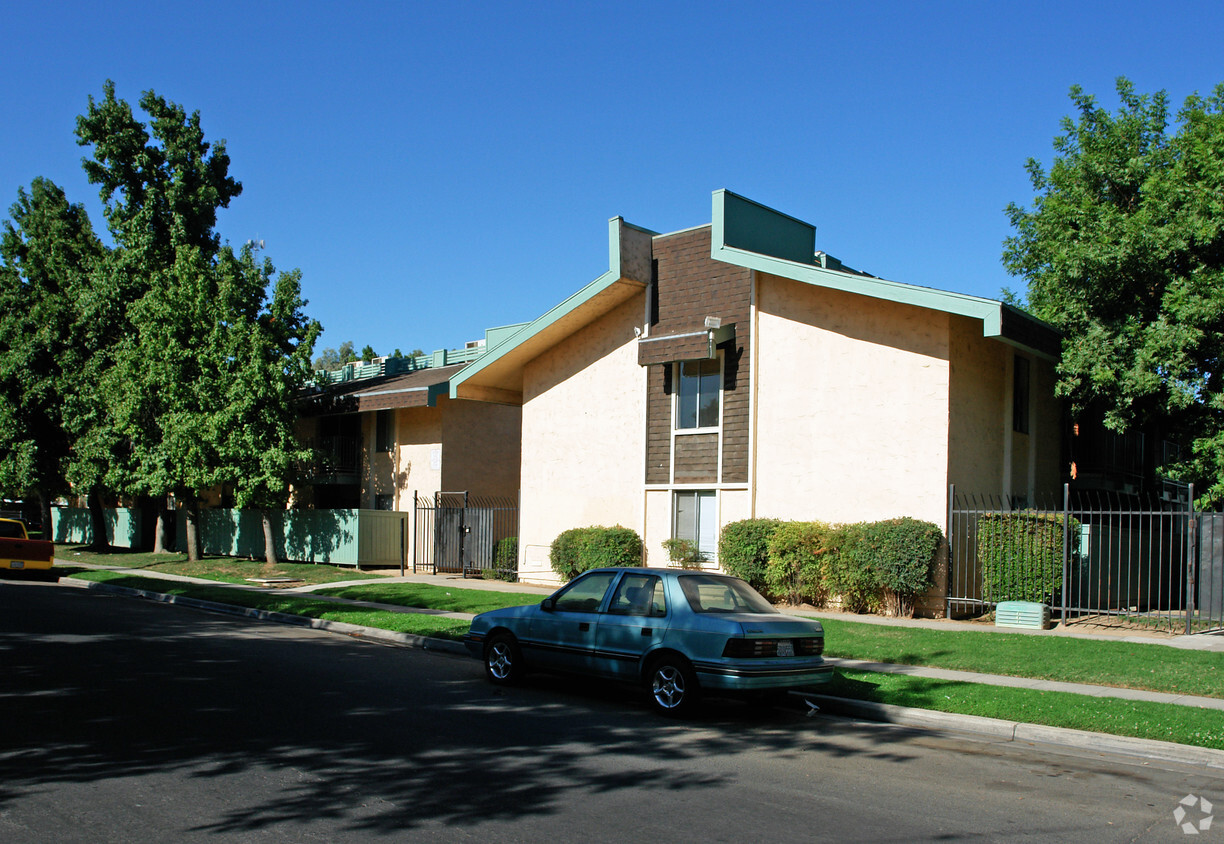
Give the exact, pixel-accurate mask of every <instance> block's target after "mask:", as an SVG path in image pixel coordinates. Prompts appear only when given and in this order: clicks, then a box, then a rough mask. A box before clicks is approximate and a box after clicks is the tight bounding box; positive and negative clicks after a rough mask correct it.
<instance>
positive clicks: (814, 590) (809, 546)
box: [765, 522, 831, 605]
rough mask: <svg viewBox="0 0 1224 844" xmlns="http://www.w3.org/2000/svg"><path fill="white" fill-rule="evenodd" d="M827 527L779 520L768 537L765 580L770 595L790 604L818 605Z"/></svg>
mask: <svg viewBox="0 0 1224 844" xmlns="http://www.w3.org/2000/svg"><path fill="white" fill-rule="evenodd" d="M830 532H831V528H830V527H829V526H828V525H826V524H825V523H823V522H783V523H782V524H781V525H779V526H778V529H777V530H775V531H774V532H773V535H772V536H770V537H769V544H768V550H769V563H768V565H767V566H766V568H765V583H766V585H767V586H768V587H769V591H770V593H771V594H773V595H774V596H776V597H778V598H781V599H782V600H785V601H787V602H789V603H792V604H801V603H810V604H816V605H820V604H823V603H824V602H825V599H826V578H825V576H824V568H825V557H826V555H827V553H828V550H829V536H830Z"/></svg>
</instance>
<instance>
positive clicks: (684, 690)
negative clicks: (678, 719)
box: [646, 657, 701, 715]
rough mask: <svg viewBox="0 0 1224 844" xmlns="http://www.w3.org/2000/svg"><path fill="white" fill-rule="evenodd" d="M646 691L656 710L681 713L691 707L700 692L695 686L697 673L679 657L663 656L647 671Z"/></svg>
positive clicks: (663, 712) (675, 713) (666, 713)
mask: <svg viewBox="0 0 1224 844" xmlns="http://www.w3.org/2000/svg"><path fill="white" fill-rule="evenodd" d="M646 693H647V694H648V695H649V696H650V705H651V707H652V708H653V709H654V710H655V711H656V712H659V713H661V714H663V715H682V714H683V713H685V712H687V711H689V710H690V709H692V707H693V705H694V704H695V703H696V702H697V698H698V696H699V695H700V693H701V692H700V689H698V687H697V675H696V674H694V673H693V669H692V668H691V667H690V666H689V664H688V662H687V661H685V660H684V659H682V658H679V657H663V658H662V659H660V660H658V661H657V662H655V663H654V664H653V665H651V667H650V671H649V672H647V675H646Z"/></svg>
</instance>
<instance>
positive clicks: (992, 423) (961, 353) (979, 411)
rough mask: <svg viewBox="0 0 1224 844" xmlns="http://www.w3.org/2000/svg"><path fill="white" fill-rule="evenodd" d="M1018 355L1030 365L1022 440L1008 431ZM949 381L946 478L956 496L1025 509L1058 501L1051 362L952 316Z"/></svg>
mask: <svg viewBox="0 0 1224 844" xmlns="http://www.w3.org/2000/svg"><path fill="white" fill-rule="evenodd" d="M1017 355H1021V356H1022V357H1025V358H1027V359H1028V360H1029V377H1030V383H1029V404H1030V413H1029V433H1027V434H1022V433H1019V432H1017V431H1014V430H1013V429H1012V425H1013V419H1012V410H1013V406H1012V384H1013V381H1012V379H1013V372H1014V369H1013V367H1014V366H1015V358H1016V356H1017ZM951 383H952V414H951V420H950V423H951V424H950V426H949V435H948V443H949V445H948V450H949V458H948V479H949V483H952V484H955V485H956V491H957V493H958V495H959V494H966V495H975V496H982V495H985V496H1002V495H1004V494H1006V495H1011V496H1017V497H1020V498H1026V499H1028V500H1030V502H1032V503H1036V502H1038V501H1043V500H1045V499H1047V498H1049V497H1050V496H1051V495H1053V496H1057V490H1058V483H1059V477H1060V468H1059V459H1060V455H1061V451H1062V439H1061V438H1062V408H1061V405H1060V404H1059V402H1058V400H1057V399H1055V397H1054V364H1053V363H1052V362H1051V361H1047V360H1043V359H1041V358H1038V357H1036V356H1035V355H1032V354H1029V353H1027V352H1023V351H1020V350H1017V349H1016V348H1014V347H1012V346H1010V345H1008V344H1006V343H1003V342H1001V341H999V340H994V339H992V338H989V337H983V336H982V327H981V324H980V323H979V322H977V321H975V320H971V319H967V318H964V317H953V322H952V382H951ZM1009 441H1010V442H1009ZM1009 469H1010V471H1008V470H1009Z"/></svg>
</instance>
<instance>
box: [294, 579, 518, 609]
mask: <svg viewBox="0 0 1224 844" xmlns="http://www.w3.org/2000/svg"><path fill="white" fill-rule="evenodd" d="M315 594H317V595H334V596H335V597H338V598H347V599H348V600H350V601H371V602H373V603H376V604H394V605H396V606H398V607H422V608H427V609H433V610H445V611H447V612H466V613H471V614H472V615H475V614H476V613H482V612H487V611H488V610H497V609H501V608H502V607H521V606H527V605H529V604H538V603H539V602H540V599H541V597H542V596H541V595H536V594H533V593H530V592H489V591H486V590H484V589H462V588H457V587H450V586H433V585H431V584H428V583H373V584H370V585H369V586H365V585H361V586H339V587H334V588H329V589H318V590H316V592H315Z"/></svg>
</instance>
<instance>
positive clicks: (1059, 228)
mask: <svg viewBox="0 0 1224 844" xmlns="http://www.w3.org/2000/svg"><path fill="white" fill-rule="evenodd" d="M1117 94H1118V98H1119V100H1120V102H1121V105H1120V107H1119V108H1118V110H1117V111H1116V112H1114V113H1111V112H1109V111H1108V110H1106V109H1105V108H1102V107H1101V106H1100V105H1098V104H1097V102H1096V100H1095V98H1093V97H1092V96H1091V95H1088V94H1085V93H1084V92H1083V91H1082V90H1081V89H1080V88H1079V87H1074V88H1072V89H1071V100H1072V102H1073V103H1074V105H1075V110H1076V113H1077V114H1076V117H1075V118H1074V119H1073V118H1071V117H1067V118H1064V119H1063V121H1062V133H1061V134H1060V135H1058V136H1057V137H1056V138H1055V140H1054V152H1055V156H1054V160H1053V163H1052V165H1051V166H1050V169H1049V170H1048V171H1047V170H1045V169H1044V168H1043V166H1042V165H1041V164H1040V163H1039V162H1038V161H1036V160H1034V159H1030V160H1029V162H1028V164H1027V170H1028V173H1029V177H1030V179H1031V181H1032V185H1033V189H1034V191H1035V193H1036V197H1035V198H1034V200H1033V204H1032V207H1031V208H1026V207H1022V206H1019V205H1016V204H1012V205H1009V206H1008V208H1007V214H1008V217H1009V218H1010V220H1011V224H1012V226H1013V227H1014V228H1015V230H1016V234H1015V235H1014V236H1012V237H1010V238H1008V239H1007V241H1006V242H1005V245H1004V253H1003V261H1004V265H1005V267H1006V268H1007V270H1008V271H1009V272H1010V273H1012V274H1013V275H1017V276H1020V277H1022V278H1024V279H1025V280H1026V281H1027V284H1028V290H1027V301H1028V306H1029V308H1030V309H1031V310H1032V311H1033V312H1034V313H1035V314H1036V315H1037V316H1039V317H1041V318H1042V319H1045V320H1047V321H1048V322H1051V323H1053V324H1054V325H1056V326H1057V327H1059V328H1060V329H1062V330H1063V332H1064V338H1063V349H1062V357H1061V360H1060V362H1059V367H1058V372H1059V382H1058V392H1059V393H1060V394H1061V395H1063V396H1065V397H1067V398H1068V399H1069V400H1070V402H1071V405H1072V408H1073V411H1074V412H1075V413H1077V414H1082V413H1084V412H1085V411H1086V410H1087V409H1088V408H1090V407H1092V408H1101V409H1103V412H1104V422H1105V425H1106V426H1107V427H1108V428H1110V429H1112V430H1114V431H1119V432H1121V431H1127V430H1131V429H1134V428H1136V427H1138V426H1145V425H1150V424H1156V425H1158V426H1159V427H1160V428H1162V429H1163V430H1166V431H1177V432H1180V433H1181V434H1182V436H1183V438H1184V440H1185V441H1186V442H1187V443H1188V445H1189V446H1190V448H1189V455H1188V457H1187V458H1186V459H1185V460H1183V461H1182V462H1181V463H1180V464H1179V465H1177V466H1174V467H1167V468H1170V469H1171V470H1172V471H1173V472H1176V473H1178V474H1180V475H1181V476H1182V477H1184V478H1186V479H1188V480H1195V481H1197V482H1198V483H1199V484H1200V489H1201V490H1202V491H1203V492H1204V495H1203V498H1204V499H1205V500H1207V501H1213V500H1214V501H1219V500H1221V499H1224V381H1222V378H1224V373H1222V372H1221V369H1220V363H1221V353H1222V352H1224V85H1221V86H1219V87H1217V88H1216V90H1215V92H1214V94H1213V96H1212V97H1210V98H1208V99H1204V98H1202V97H1199V96H1197V95H1194V96H1191V97H1189V98H1187V99H1186V101H1185V104H1184V106H1183V107H1182V109H1181V111H1180V112H1179V113H1178V114H1177V115H1176V124H1175V127H1174V128H1173V129H1172V130H1170V126H1169V123H1170V114H1169V105H1168V97H1167V95H1166V94H1165V93H1164V92H1159V93H1157V94H1154V95H1145V94H1139V93H1136V91H1135V89H1134V86H1133V85H1132V84H1131V83H1130V82H1128V81H1127V80H1126V79H1119V80H1118V82H1117Z"/></svg>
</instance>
